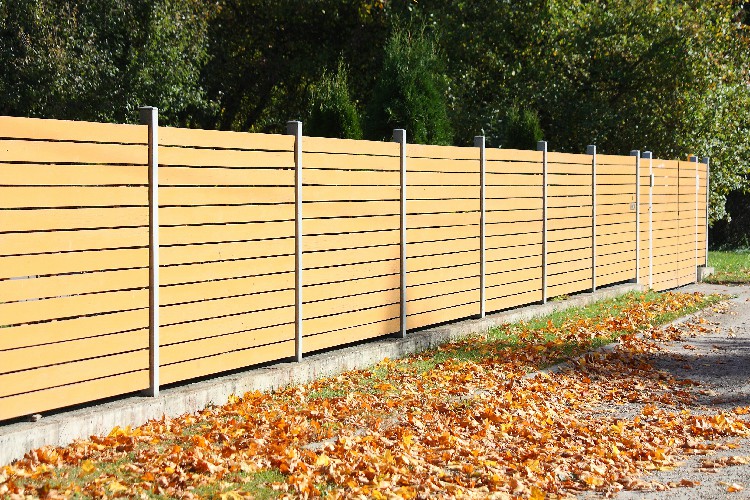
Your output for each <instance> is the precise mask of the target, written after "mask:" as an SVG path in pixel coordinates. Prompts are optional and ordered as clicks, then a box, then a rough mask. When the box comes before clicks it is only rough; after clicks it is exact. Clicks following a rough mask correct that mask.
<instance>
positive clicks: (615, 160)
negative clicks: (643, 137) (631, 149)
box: [596, 154, 636, 168]
mask: <svg viewBox="0 0 750 500" xmlns="http://www.w3.org/2000/svg"><path fill="white" fill-rule="evenodd" d="M635 162H636V157H635V156H624V155H622V156H621V155H603V154H597V155H596V163H597V165H599V164H601V165H622V166H625V167H627V168H635Z"/></svg>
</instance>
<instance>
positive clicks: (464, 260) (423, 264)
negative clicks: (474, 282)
mask: <svg viewBox="0 0 750 500" xmlns="http://www.w3.org/2000/svg"><path fill="white" fill-rule="evenodd" d="M473 263H476V264H477V265H479V251H474V252H458V253H446V254H443V255H430V256H427V257H409V256H407V262H406V269H407V271H409V272H411V271H424V270H427V269H438V270H439V269H440V268H444V267H454V266H460V265H463V264H473Z"/></svg>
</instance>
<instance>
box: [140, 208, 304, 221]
mask: <svg viewBox="0 0 750 500" xmlns="http://www.w3.org/2000/svg"><path fill="white" fill-rule="evenodd" d="M293 219H294V204H293V203H288V204H280V205H253V204H247V205H226V206H220V205H215V206H195V207H159V222H160V224H161V225H162V227H164V226H176V225H183V224H226V223H232V222H234V223H247V222H263V221H277V220H293ZM146 222H148V213H146Z"/></svg>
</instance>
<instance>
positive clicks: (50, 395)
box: [0, 370, 149, 420]
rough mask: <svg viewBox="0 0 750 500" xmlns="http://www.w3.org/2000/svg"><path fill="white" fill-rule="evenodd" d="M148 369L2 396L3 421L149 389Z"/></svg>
mask: <svg viewBox="0 0 750 500" xmlns="http://www.w3.org/2000/svg"><path fill="white" fill-rule="evenodd" d="M148 385H149V381H148V370H140V371H137V372H132V373H126V374H122V375H115V376H113V377H106V378H100V379H95V380H89V381H86V382H82V383H79V384H73V385H64V386H60V387H54V388H51V389H45V390H42V391H37V392H30V393H24V394H19V395H16V396H10V397H7V398H0V420H5V419H9V418H13V417H19V416H24V415H31V414H34V413H39V412H43V411H46V410H52V409H58V408H64V407H66V406H71V405H75V404H79V403H85V402H87V401H93V400H96V399H102V398H107V397H111V396H118V395H120V394H127V393H130V392H135V391H139V390H142V389H146V388H147V387H148Z"/></svg>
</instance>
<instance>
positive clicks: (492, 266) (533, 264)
mask: <svg viewBox="0 0 750 500" xmlns="http://www.w3.org/2000/svg"><path fill="white" fill-rule="evenodd" d="M505 256H506V254H505V253H500V252H492V254H490V253H489V252H488V255H487V259H488V260H487V263H486V264H485V266H486V267H485V272H486V273H487V275H488V276H489V275H493V274H497V275H500V276H501V277H502V275H503V274H505V273H511V272H513V271H515V270H521V269H531V270H535V269H541V266H542V254H541V252H540V253H539V254H537V255H515V256H512V255H511V256H509V258H504V259H499V258H498V257H505Z"/></svg>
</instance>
